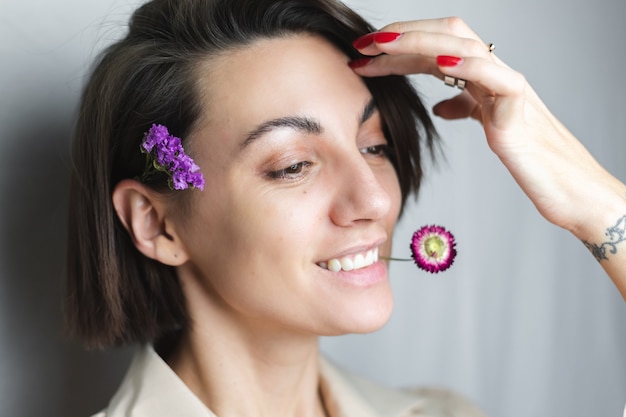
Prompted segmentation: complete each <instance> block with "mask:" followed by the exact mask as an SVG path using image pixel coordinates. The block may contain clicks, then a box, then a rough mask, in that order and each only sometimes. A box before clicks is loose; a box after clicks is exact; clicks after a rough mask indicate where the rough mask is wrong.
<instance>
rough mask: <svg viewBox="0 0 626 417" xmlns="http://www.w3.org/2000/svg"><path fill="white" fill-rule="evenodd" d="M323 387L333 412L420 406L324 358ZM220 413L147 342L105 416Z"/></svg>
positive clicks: (393, 415) (377, 414)
mask: <svg viewBox="0 0 626 417" xmlns="http://www.w3.org/2000/svg"><path fill="white" fill-rule="evenodd" d="M320 389H321V392H322V396H323V398H324V402H325V405H326V407H327V409H328V411H329V413H330V415H331V416H332V417H354V416H359V417H404V416H408V415H410V414H409V413H411V411H412V410H416V409H419V408H421V406H422V405H423V404H422V400H420V399H419V398H418V397H416V396H414V395H409V394H406V393H403V392H400V391H396V390H390V389H387V388H383V387H381V386H379V385H376V384H374V383H372V382H370V381H366V380H364V379H361V378H359V377H356V376H354V375H352V374H350V373H347V372H345V371H342V370H340V369H339V368H337V367H335V366H334V365H333V364H331V363H330V362H329V361H327V360H325V359H324V358H321V359H320ZM130 410H132V411H133V413H132V415H133V416H150V417H159V416H168V417H169V416H173V415H175V416H177V417H216V416H215V414H213V412H211V410H209V408H208V407H207V406H206V405H204V403H203V402H202V401H200V399H199V398H198V397H196V395H195V394H194V393H193V392H191V390H190V389H189V388H188V387H187V385H185V383H184V382H183V381H182V380H181V379H180V378H179V377H178V375H176V373H175V372H174V371H173V370H172V369H171V368H170V367H169V366H168V365H167V363H165V361H164V360H163V359H162V358H161V357H160V356H159V355H158V354H157V353H156V352H155V350H154V348H153V347H152V346H145V347H143V348H141V349H139V351H138V352H137V353H136V354H135V357H134V359H133V362H132V364H131V366H130V368H129V369H128V372H127V374H126V376H125V378H124V381H123V382H122V385H121V386H120V388H119V389H118V391H117V393H116V394H115V395H114V396H113V398H112V399H111V402H110V403H109V406H108V408H107V411H106V415H107V417H123V416H127V415H130V414H129V412H130Z"/></svg>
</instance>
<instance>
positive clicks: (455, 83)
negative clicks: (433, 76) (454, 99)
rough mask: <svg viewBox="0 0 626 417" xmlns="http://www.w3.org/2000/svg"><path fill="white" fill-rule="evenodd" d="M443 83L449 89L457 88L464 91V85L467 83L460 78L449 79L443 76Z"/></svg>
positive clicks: (447, 76)
mask: <svg viewBox="0 0 626 417" xmlns="http://www.w3.org/2000/svg"><path fill="white" fill-rule="evenodd" d="M443 82H444V84H445V85H447V86H449V87H457V88H458V89H459V90H464V89H465V84H466V83H467V81H465V80H464V79H462V78H454V77H450V76H449V75H444V76H443Z"/></svg>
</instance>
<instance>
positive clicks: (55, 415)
mask: <svg viewBox="0 0 626 417" xmlns="http://www.w3.org/2000/svg"><path fill="white" fill-rule="evenodd" d="M137 3H138V2H137V1H129V0H127V1H122V0H97V1H96V0H56V1H54V2H52V1H45V0H30V1H23V0H0V128H1V130H0V132H1V133H0V147H1V151H0V416H3V417H4V416H25V417H26V416H28V417H31V416H40V415H46V416H48V417H61V416H63V417H67V416H76V417H84V416H87V415H90V414H91V413H93V412H95V411H97V410H98V409H99V408H101V407H102V406H104V405H105V404H106V401H107V399H108V398H109V397H110V396H111V394H112V393H113V391H114V389H115V387H116V386H117V384H118V383H119V380H120V378H121V377H122V375H123V372H124V369H125V368H126V366H127V363H128V360H129V357H130V354H131V353H132V352H131V351H130V350H121V351H110V352H89V353H88V352H84V351H83V350H82V349H81V348H80V347H79V346H77V345H76V344H73V343H70V342H68V341H66V340H64V339H63V337H62V334H61V300H62V291H61V286H62V279H63V273H64V245H65V226H66V218H65V216H66V214H65V211H66V205H67V203H66V198H67V187H66V183H67V179H68V172H69V159H68V137H69V134H70V131H71V126H72V120H73V114H74V111H75V108H76V102H77V97H78V95H79V93H80V89H81V86H82V84H83V82H84V76H85V73H86V71H87V70H88V67H89V64H90V63H91V62H92V60H93V58H94V57H95V55H96V54H97V52H98V51H99V50H100V49H101V48H102V47H103V46H104V45H107V44H109V43H110V42H111V41H112V40H114V39H116V38H117V37H118V36H120V34H121V33H123V30H124V25H125V22H126V20H127V18H128V14H129V12H130V10H132V9H133V6H134V5H136V4H137ZM349 3H350V4H351V5H353V6H354V7H355V8H357V9H358V10H359V11H361V12H362V13H363V14H364V15H365V16H366V17H368V18H369V19H370V20H372V22H373V23H374V24H375V25H377V26H382V25H383V24H385V23H388V22H391V21H393V20H406V19H413V18H427V17H439V16H447V15H459V16H461V17H463V18H464V19H465V20H466V21H467V22H469V23H470V25H472V27H474V28H475V30H477V31H478V32H479V33H480V34H481V36H482V37H483V38H484V40H485V41H486V42H494V43H496V45H497V53H498V55H499V56H500V57H501V58H503V59H504V60H505V61H506V62H507V63H509V64H510V65H511V66H513V67H514V68H516V69H518V70H519V71H521V72H522V73H524V74H525V75H526V77H527V78H528V80H529V81H530V82H531V83H532V84H533V86H534V87H535V89H536V90H537V91H538V92H539V94H540V95H541V96H542V97H543V99H544V101H545V102H546V103H547V104H548V105H549V107H550V108H551V109H552V110H553V112H554V113H555V114H556V115H557V116H558V117H559V118H560V119H561V120H562V121H563V122H564V123H565V124H566V125H567V126H568V127H569V128H570V129H571V130H572V131H573V132H574V133H575V134H576V135H577V136H578V137H579V138H581V140H582V141H583V142H584V144H585V145H586V146H587V147H588V148H589V150H590V151H591V152H592V153H593V154H594V155H595V156H596V157H597V158H598V159H599V160H600V161H601V162H602V163H603V164H604V165H605V166H606V167H607V168H608V169H609V170H610V171H611V172H612V173H613V174H615V175H616V176H617V177H619V178H621V179H622V180H626V137H625V136H626V135H625V133H624V132H626V105H625V104H624V97H625V96H626V81H625V78H624V76H623V74H624V72H625V69H626V46H624V39H626V2H625V1H624V0H619V1H618V0H600V1H595V2H592V1H591V0H587V1H581V0H574V1H572V0H552V1H550V2H547V1H545V0H543V1H541V0H526V1H524V2H521V1H517V2H512V1H502V0H475V1H472V2H464V1H460V0H447V1H445V2H442V1H434V0H431V1H415V0H413V1H410V0H392V1H369V0H368V1H366V0H360V1H358V0H352V1H350V2H349ZM415 82H416V83H417V85H418V87H419V88H420V90H421V91H422V92H423V95H424V98H425V100H426V102H427V103H428V104H429V105H432V104H435V103H436V102H437V101H438V100H439V99H441V98H444V97H449V96H450V95H452V94H454V92H455V90H452V89H450V88H447V87H445V86H443V85H442V83H441V82H440V81H436V80H431V79H428V78H425V77H416V78H415ZM436 123H437V126H438V128H439V130H440V132H441V134H442V136H443V137H444V140H445V148H446V154H447V162H445V163H442V164H440V165H439V167H437V168H434V169H429V178H428V179H427V182H426V185H425V187H424V190H423V192H422V194H421V196H420V199H419V201H418V203H417V204H415V205H412V206H411V207H410V208H409V209H408V210H407V212H406V214H405V216H404V218H403V219H402V221H401V223H400V225H399V229H398V232H397V235H396V238H395V254H396V255H397V256H408V255H409V251H408V242H409V238H410V235H411V233H412V231H413V230H414V229H415V228H417V227H419V226H421V225H423V224H427V223H441V224H443V225H445V226H447V227H448V228H450V229H451V230H452V231H454V232H455V234H456V237H457V240H458V247H459V252H460V254H459V256H458V258H457V262H456V264H455V265H454V267H453V268H452V269H451V270H450V271H449V272H446V273H445V274H443V275H440V276H430V275H426V274H424V273H420V272H418V271H417V270H416V269H415V268H414V267H412V266H411V265H410V264H395V265H393V267H392V281H393V286H394V290H395V293H396V310H395V312H394V316H393V318H392V320H391V321H390V323H389V324H388V325H387V326H386V327H385V328H384V329H382V330H381V331H379V332H377V333H375V334H372V335H366V336H346V337H341V338H333V339H324V340H323V341H322V347H323V350H324V351H325V353H326V354H327V355H328V356H330V357H331V358H332V359H334V360H335V361H338V362H340V363H342V364H343V365H345V366H347V367H349V368H353V369H355V370H358V371H360V372H361V373H363V374H365V375H367V376H369V377H371V378H374V379H376V380H379V381H381V382H383V383H386V384H389V385H394V386H404V385H421V384H427V385H436V386H445V387H449V388H452V389H454V390H457V391H459V392H461V393H462V394H464V395H466V396H468V397H470V398H471V399H473V400H474V401H476V402H477V403H478V404H480V405H481V406H482V407H483V408H484V409H485V410H486V411H487V412H488V413H489V414H490V415H492V416H494V417H495V416H507V417H527V416H534V417H541V416H545V417H548V416H571V417H588V416H606V417H608V416H621V415H622V410H623V408H624V403H625V402H626V304H625V303H624V302H623V301H622V299H621V297H620V295H619V294H618V292H617V291H616V290H615V288H614V287H613V285H612V283H611V282H610V281H609V280H608V279H607V278H606V277H605V276H604V275H603V273H602V271H601V269H600V267H599V266H598V265H597V264H596V262H595V260H594V259H593V258H592V257H591V256H590V255H589V254H588V253H587V251H586V249H585V248H584V247H583V246H582V244H581V243H580V242H578V241H577V240H576V239H574V238H573V237H571V236H569V235H568V234H567V233H566V232H564V231H562V230H560V229H558V228H556V227H554V226H552V225H550V224H548V223H547V222H546V221H544V220H543V219H542V218H541V217H540V216H539V214H538V213H537V212H536V210H535V209H534V207H533V206H532V204H531V203H529V202H528V201H527V199H526V198H525V196H524V195H523V194H522V193H521V191H519V189H518V188H517V187H516V185H515V184H514V182H513V181H512V180H511V178H510V177H509V176H508V174H507V172H506V171H505V170H504V168H503V167H502V166H501V165H500V164H499V162H498V161H497V158H495V157H494V156H493V155H492V154H491V153H490V152H489V150H488V148H487V146H486V144H485V143H484V140H483V139H482V134H481V131H480V128H479V127H478V126H477V125H476V124H475V123H472V122H470V121H460V122H452V123H449V122H443V121H442V120H439V119H437V120H436ZM598 210H602V207H598Z"/></svg>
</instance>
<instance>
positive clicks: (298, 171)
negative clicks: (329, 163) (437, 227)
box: [266, 143, 393, 181]
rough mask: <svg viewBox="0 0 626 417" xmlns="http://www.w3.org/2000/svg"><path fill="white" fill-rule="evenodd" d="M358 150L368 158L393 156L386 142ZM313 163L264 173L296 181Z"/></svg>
mask: <svg viewBox="0 0 626 417" xmlns="http://www.w3.org/2000/svg"><path fill="white" fill-rule="evenodd" d="M359 152H360V153H361V154H362V155H363V157H364V158H368V159H370V160H372V159H374V160H385V161H386V160H389V159H391V157H392V156H393V149H392V148H391V147H390V146H389V145H388V144H386V143H385V144H380V145H373V146H367V147H364V148H360V149H359ZM372 163H373V162H372ZM313 165H314V164H313V162H311V161H300V162H296V163H293V164H290V165H289V166H286V167H284V168H281V169H278V170H271V171H268V172H267V173H266V175H267V177H268V178H269V179H271V180H284V181H297V180H299V179H301V178H303V177H305V176H306V174H307V173H308V171H309V170H310V169H311V167H312V166H313Z"/></svg>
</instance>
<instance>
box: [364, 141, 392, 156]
mask: <svg viewBox="0 0 626 417" xmlns="http://www.w3.org/2000/svg"><path fill="white" fill-rule="evenodd" d="M359 152H361V153H362V154H363V155H366V154H367V155H373V156H381V157H382V156H384V157H389V155H390V154H391V147H390V146H389V145H387V144H382V145H374V146H368V147H365V148H361V149H359Z"/></svg>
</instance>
